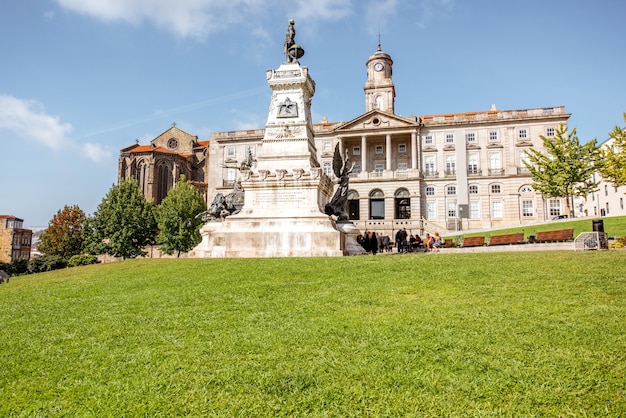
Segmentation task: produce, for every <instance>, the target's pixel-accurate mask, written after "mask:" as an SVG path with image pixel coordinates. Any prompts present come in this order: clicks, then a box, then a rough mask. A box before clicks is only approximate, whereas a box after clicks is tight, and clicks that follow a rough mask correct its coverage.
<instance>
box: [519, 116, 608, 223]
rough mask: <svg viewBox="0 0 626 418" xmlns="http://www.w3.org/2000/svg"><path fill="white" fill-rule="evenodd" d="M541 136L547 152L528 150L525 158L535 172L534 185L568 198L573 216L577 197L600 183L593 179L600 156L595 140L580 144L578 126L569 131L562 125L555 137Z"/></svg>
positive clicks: (538, 188) (548, 193) (569, 208)
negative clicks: (527, 157)
mask: <svg viewBox="0 0 626 418" xmlns="http://www.w3.org/2000/svg"><path fill="white" fill-rule="evenodd" d="M540 138H541V140H542V141H543V146H544V148H545V150H546V152H547V154H544V153H542V152H541V151H538V150H536V149H534V148H531V149H530V150H529V151H526V154H527V155H528V156H529V159H528V161H524V164H525V165H526V167H528V169H529V170H530V173H531V174H532V178H533V186H534V187H535V189H536V190H539V191H540V192H541V193H543V195H544V196H545V197H561V198H565V200H566V204H567V210H568V213H569V215H570V216H572V215H573V211H572V207H573V198H574V196H585V195H587V194H588V193H591V192H594V191H595V190H597V186H598V183H597V182H594V181H593V180H592V179H593V177H592V174H593V173H594V172H595V171H596V169H597V168H596V167H597V166H596V165H597V161H598V155H599V150H598V147H597V145H596V140H595V139H594V140H592V141H589V142H587V143H586V144H581V143H580V141H579V140H578V136H577V135H576V129H575V128H574V129H572V131H571V132H570V133H569V134H568V132H567V128H566V127H565V126H563V125H561V126H559V127H558V128H557V129H556V131H555V135H554V137H550V138H547V137H545V136H543V135H541V136H540Z"/></svg>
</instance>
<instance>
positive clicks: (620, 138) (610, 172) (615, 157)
mask: <svg viewBox="0 0 626 418" xmlns="http://www.w3.org/2000/svg"><path fill="white" fill-rule="evenodd" d="M623 117H624V122H626V113H624V115H623ZM609 138H611V139H613V143H612V147H603V148H602V157H603V163H602V166H601V167H600V174H602V177H604V178H605V179H607V180H609V181H610V182H612V183H613V185H614V186H615V187H619V186H624V185H626V128H620V127H619V126H616V127H615V128H613V132H610V133H609Z"/></svg>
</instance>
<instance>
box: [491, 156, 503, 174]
mask: <svg viewBox="0 0 626 418" xmlns="http://www.w3.org/2000/svg"><path fill="white" fill-rule="evenodd" d="M501 168H502V159H501V154H500V153H499V152H492V153H490V154H489V169H490V170H500V169H501Z"/></svg>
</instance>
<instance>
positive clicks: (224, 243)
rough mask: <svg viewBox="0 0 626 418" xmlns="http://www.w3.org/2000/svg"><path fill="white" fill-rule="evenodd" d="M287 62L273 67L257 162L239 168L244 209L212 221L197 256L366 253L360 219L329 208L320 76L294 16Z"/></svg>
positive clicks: (269, 73) (330, 188) (288, 35)
mask: <svg viewBox="0 0 626 418" xmlns="http://www.w3.org/2000/svg"><path fill="white" fill-rule="evenodd" d="M284 53H285V58H286V62H284V63H283V64H282V65H280V67H279V68H278V69H270V70H267V74H266V75H267V82H268V84H269V87H270V88H271V89H272V98H271V102H270V108H269V114H268V117H267V123H266V125H265V134H264V137H263V141H262V144H261V147H260V151H259V152H258V155H257V159H256V165H255V166H254V167H252V164H249V165H248V164H246V165H245V166H242V168H241V169H240V170H239V172H240V181H241V187H242V188H243V192H244V201H243V207H242V208H241V210H239V211H238V212H237V213H234V214H232V215H230V216H227V217H225V218H223V219H222V220H214V221H212V222H207V223H206V224H205V225H204V226H203V227H202V229H201V234H202V242H201V243H200V244H199V245H198V246H197V247H196V248H195V249H194V253H195V255H196V256H198V257H241V258H244V257H315V256H340V255H347V254H360V253H362V248H361V247H360V246H359V245H358V244H356V240H355V237H356V234H357V233H358V231H356V229H355V227H354V225H353V224H351V223H349V222H345V221H344V220H342V221H340V222H336V221H337V218H336V217H334V218H333V217H331V216H329V215H327V214H325V213H324V208H325V206H326V205H327V204H328V203H330V202H329V201H330V196H331V195H332V193H333V184H332V181H331V180H330V178H329V177H328V176H326V175H325V174H323V172H322V169H321V168H320V164H319V162H318V161H317V157H316V155H317V152H316V148H315V141H314V136H313V127H312V123H311V99H312V97H313V95H314V93H315V82H314V81H313V79H312V78H311V76H310V75H309V70H308V68H307V67H304V66H301V65H300V63H299V61H298V60H299V59H300V58H301V57H302V56H303V55H304V49H302V47H301V46H300V45H298V44H296V43H295V28H294V22H293V20H290V21H289V26H288V29H287V33H286V37H285V48H284Z"/></svg>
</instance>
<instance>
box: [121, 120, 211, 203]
mask: <svg viewBox="0 0 626 418" xmlns="http://www.w3.org/2000/svg"><path fill="white" fill-rule="evenodd" d="M208 146H209V142H208V141H198V137H197V136H194V135H190V134H188V133H187V132H184V131H182V130H180V129H178V128H177V127H176V124H172V127H171V128H170V129H168V130H167V131H165V132H163V133H162V134H161V135H159V136H157V137H156V138H154V139H153V140H152V141H150V145H139V144H138V143H137V144H134V145H132V146H130V147H127V148H124V149H123V150H122V151H121V152H120V157H119V167H118V175H117V177H118V182H120V181H122V180H123V179H126V178H135V179H136V180H137V181H138V182H139V187H141V190H142V192H143V194H144V196H145V197H146V199H149V200H152V201H154V202H155V203H157V204H159V203H161V201H162V200H163V199H164V198H165V196H167V192H169V190H170V189H171V188H172V186H173V185H174V184H175V183H176V182H177V181H178V180H179V179H180V176H181V175H184V176H185V178H186V179H187V180H190V181H191V182H192V183H193V184H194V185H195V186H196V187H197V188H198V190H199V191H200V192H201V193H202V194H203V195H204V197H205V200H206V198H207V196H206V190H207V167H208V161H207V158H206V157H207V149H208Z"/></svg>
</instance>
